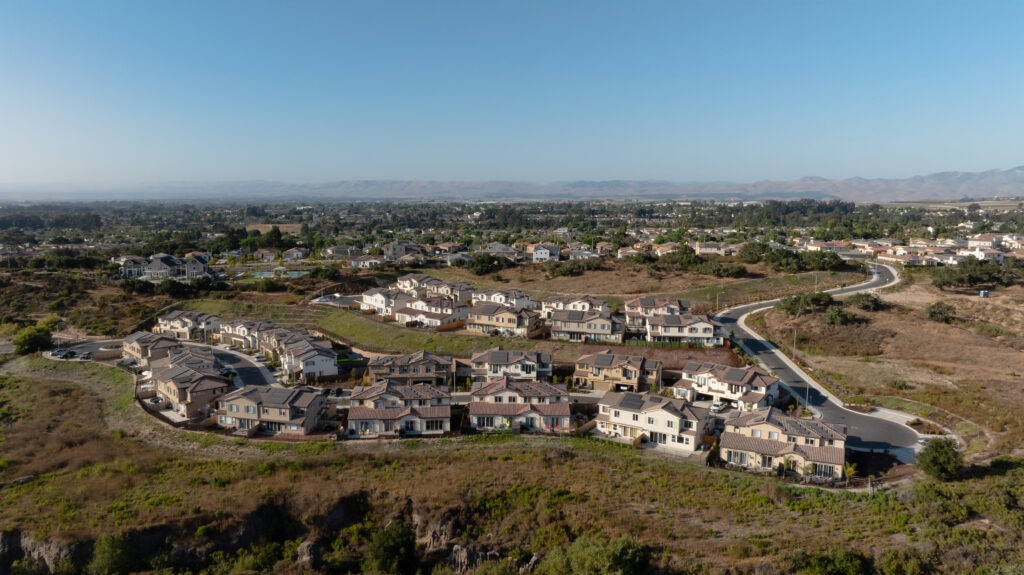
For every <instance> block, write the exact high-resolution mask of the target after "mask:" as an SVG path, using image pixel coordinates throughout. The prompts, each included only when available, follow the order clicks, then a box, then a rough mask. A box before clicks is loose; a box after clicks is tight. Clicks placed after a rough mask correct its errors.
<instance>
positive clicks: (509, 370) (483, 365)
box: [470, 347, 551, 381]
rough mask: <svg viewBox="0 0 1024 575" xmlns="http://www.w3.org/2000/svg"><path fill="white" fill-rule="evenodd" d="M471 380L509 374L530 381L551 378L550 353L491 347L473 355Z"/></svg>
mask: <svg viewBox="0 0 1024 575" xmlns="http://www.w3.org/2000/svg"><path fill="white" fill-rule="evenodd" d="M470 362H471V363H472V365H473V381H486V380H487V379H491V378H495V377H501V376H503V375H511V376H512V377H515V378H516V379H526V380H531V381H537V380H541V381H550V380H551V354H550V353H541V352H538V351H518V350H506V349H502V348H501V347H495V348H491V349H489V350H487V351H482V352H480V353H478V354H476V355H474V356H473V358H472V359H471V360H470Z"/></svg>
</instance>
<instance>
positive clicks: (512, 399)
mask: <svg viewBox="0 0 1024 575" xmlns="http://www.w3.org/2000/svg"><path fill="white" fill-rule="evenodd" d="M508 402H509V403H515V402H516V396H514V395H510V396H508Z"/></svg>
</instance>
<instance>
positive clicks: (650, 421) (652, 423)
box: [647, 417, 654, 425]
mask: <svg viewBox="0 0 1024 575" xmlns="http://www.w3.org/2000/svg"><path fill="white" fill-rule="evenodd" d="M647 425H654V418H653V417H648V418H647Z"/></svg>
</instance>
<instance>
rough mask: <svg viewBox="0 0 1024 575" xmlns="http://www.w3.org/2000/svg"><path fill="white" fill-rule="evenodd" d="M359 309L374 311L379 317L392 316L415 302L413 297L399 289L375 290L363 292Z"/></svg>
mask: <svg viewBox="0 0 1024 575" xmlns="http://www.w3.org/2000/svg"><path fill="white" fill-rule="evenodd" d="M362 295H363V300H362V302H360V303H359V309H361V310H364V311H369V310H373V311H374V312H375V313H376V314H377V315H383V316H391V315H394V314H395V312H396V311H398V310H400V309H402V308H403V307H406V305H408V303H409V302H411V301H413V296H411V295H409V294H407V293H405V292H402V291H399V290H397V289H384V288H373V289H370V290H367V291H365V292H363V294H362Z"/></svg>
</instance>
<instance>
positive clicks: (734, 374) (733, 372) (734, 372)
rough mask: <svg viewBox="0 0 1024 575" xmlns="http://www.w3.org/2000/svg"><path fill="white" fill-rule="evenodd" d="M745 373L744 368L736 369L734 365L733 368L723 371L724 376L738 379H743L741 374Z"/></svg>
mask: <svg viewBox="0 0 1024 575" xmlns="http://www.w3.org/2000/svg"><path fill="white" fill-rule="evenodd" d="M746 374H747V370H745V369H738V368H735V367H734V368H732V369H730V370H729V371H727V372H725V378H726V379H729V380H740V379H743V376H744V375H746Z"/></svg>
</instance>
